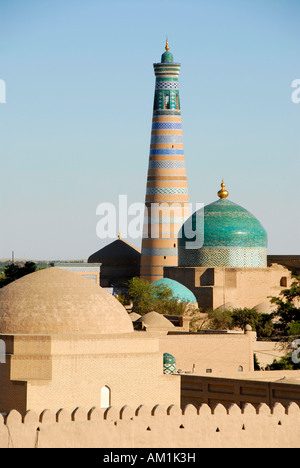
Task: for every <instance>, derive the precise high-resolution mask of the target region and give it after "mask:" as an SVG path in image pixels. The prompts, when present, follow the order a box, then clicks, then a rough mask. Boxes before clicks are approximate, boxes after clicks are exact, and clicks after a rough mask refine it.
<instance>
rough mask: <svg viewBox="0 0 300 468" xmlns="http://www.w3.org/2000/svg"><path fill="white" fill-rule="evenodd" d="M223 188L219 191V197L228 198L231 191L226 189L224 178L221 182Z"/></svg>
mask: <svg viewBox="0 0 300 468" xmlns="http://www.w3.org/2000/svg"><path fill="white" fill-rule="evenodd" d="M221 187H222V188H221V190H219V191H218V197H220V198H222V199H223V198H224V199H225V198H227V197H228V195H229V192H227V190H225V183H224V180H223V179H222V183H221Z"/></svg>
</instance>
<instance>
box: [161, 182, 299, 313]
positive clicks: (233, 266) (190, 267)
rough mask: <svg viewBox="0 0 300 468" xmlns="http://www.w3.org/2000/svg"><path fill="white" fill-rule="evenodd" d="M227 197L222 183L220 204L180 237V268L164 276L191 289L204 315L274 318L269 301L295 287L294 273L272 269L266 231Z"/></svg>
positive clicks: (194, 218) (191, 221) (190, 223)
mask: <svg viewBox="0 0 300 468" xmlns="http://www.w3.org/2000/svg"><path fill="white" fill-rule="evenodd" d="M228 196H229V192H228V191H227V190H226V189H225V183H224V181H222V183H221V190H219V191H218V197H219V199H218V200H217V201H215V202H213V203H211V204H209V205H207V206H205V207H204V208H201V209H200V210H198V211H197V212H195V213H193V214H192V215H191V217H190V218H189V219H188V220H186V222H185V223H184V224H183V225H182V227H181V229H180V231H179V233H178V266H177V267H172V268H170V267H166V268H165V269H164V275H165V276H166V277H168V278H171V279H173V280H176V281H178V282H181V283H182V284H184V285H185V286H186V287H187V288H189V289H190V290H191V291H192V292H193V293H194V294H195V296H196V298H197V302H198V305H199V307H201V308H203V309H216V308H219V307H229V308H244V307H247V308H256V309H257V310H264V312H266V311H267V312H269V313H270V312H271V311H272V305H271V304H270V300H269V298H270V296H278V295H279V294H280V291H281V290H282V289H283V287H289V286H290V284H291V281H292V280H291V273H290V271H289V270H288V269H287V268H285V267H284V266H282V265H277V264H274V265H271V266H267V245H268V236H267V232H266V230H265V229H264V227H263V226H262V224H261V223H260V221H259V220H258V219H257V218H255V216H253V215H252V214H251V213H250V212H249V211H248V210H246V209H245V208H243V207H241V206H240V205H238V204H236V203H234V202H232V201H230V200H229V199H228ZM186 231H187V232H188V235H186ZM191 233H192V235H193V237H191Z"/></svg>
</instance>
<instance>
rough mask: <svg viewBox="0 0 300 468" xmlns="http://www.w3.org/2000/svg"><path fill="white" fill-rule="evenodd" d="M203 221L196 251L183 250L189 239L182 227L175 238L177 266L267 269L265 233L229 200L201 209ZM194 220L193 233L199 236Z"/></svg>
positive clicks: (248, 214)
mask: <svg viewBox="0 0 300 468" xmlns="http://www.w3.org/2000/svg"><path fill="white" fill-rule="evenodd" d="M202 210H203V209H202ZM199 219H201V217H199ZM202 219H204V242H203V246H202V247H201V248H199V249H188V248H186V242H187V241H191V239H186V238H185V236H184V225H183V229H182V236H181V238H179V239H178V262H179V265H180V266H205V267H208V266H210V267H218V266H222V267H223V266H225V267H260V268H263V267H266V266H267V233H266V231H265V229H264V228H263V226H262V225H261V223H260V222H259V221H258V220H257V218H255V217H254V216H253V215H252V214H251V213H249V211H247V210H246V209H245V208H243V207H241V206H239V205H237V204H236V203H233V202H231V201H230V200H228V199H223V200H218V201H216V202H214V203H211V204H210V205H207V206H206V207H204V218H203V217H202ZM193 221H194V219H193V220H192V226H193V231H195V232H199V236H200V235H202V233H203V225H200V226H196V225H195V223H194V222H193ZM200 230H201V233H200ZM189 245H191V244H189Z"/></svg>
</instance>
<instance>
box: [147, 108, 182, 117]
mask: <svg viewBox="0 0 300 468" xmlns="http://www.w3.org/2000/svg"><path fill="white" fill-rule="evenodd" d="M159 115H174V116H179V115H181V112H180V110H177V109H172V110H163V109H159V110H155V111H154V112H153V116H154V117H157V116H159Z"/></svg>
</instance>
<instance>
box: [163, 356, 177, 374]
mask: <svg viewBox="0 0 300 468" xmlns="http://www.w3.org/2000/svg"><path fill="white" fill-rule="evenodd" d="M163 368H164V374H174V372H175V371H176V359H175V358H174V356H172V354H169V353H164V355H163Z"/></svg>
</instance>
